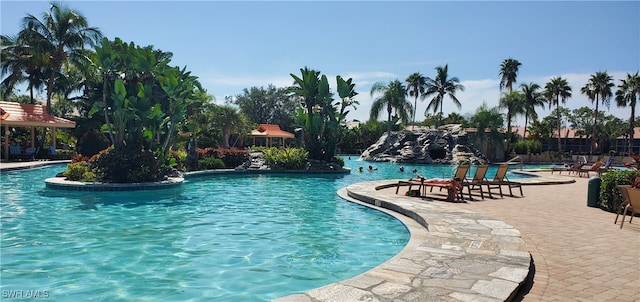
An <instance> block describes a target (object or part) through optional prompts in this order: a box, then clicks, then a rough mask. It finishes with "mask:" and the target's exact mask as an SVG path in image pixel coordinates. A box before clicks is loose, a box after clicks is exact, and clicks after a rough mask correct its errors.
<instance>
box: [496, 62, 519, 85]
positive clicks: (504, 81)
mask: <svg viewBox="0 0 640 302" xmlns="http://www.w3.org/2000/svg"><path fill="white" fill-rule="evenodd" d="M520 65H522V63H520V62H518V60H516V59H513V58H508V59H505V60H504V61H502V64H500V72H499V73H498V74H499V75H500V76H501V79H500V91H502V89H503V88H505V87H506V88H507V90H509V92H511V91H512V90H513V89H512V86H513V83H515V82H516V78H517V77H518V68H519V67H520Z"/></svg>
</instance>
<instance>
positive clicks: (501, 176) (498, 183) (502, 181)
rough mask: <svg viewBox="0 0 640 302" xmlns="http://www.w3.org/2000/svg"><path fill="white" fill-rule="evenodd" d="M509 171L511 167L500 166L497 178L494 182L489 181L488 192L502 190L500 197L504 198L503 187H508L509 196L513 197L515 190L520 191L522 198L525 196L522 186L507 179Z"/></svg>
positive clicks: (495, 177)
mask: <svg viewBox="0 0 640 302" xmlns="http://www.w3.org/2000/svg"><path fill="white" fill-rule="evenodd" d="M507 171H509V165H507V164H500V166H498V171H496V176H494V177H493V180H490V181H487V182H486V183H487V187H488V189H489V190H488V191H489V192H491V190H495V189H498V190H500V197H504V195H503V194H502V186H507V187H508V188H509V196H511V197H513V196H514V195H513V188H518V189H520V196H524V194H522V184H521V183H519V182H515V181H510V180H509V179H508V178H507Z"/></svg>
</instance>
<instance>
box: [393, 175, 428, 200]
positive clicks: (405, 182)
mask: <svg viewBox="0 0 640 302" xmlns="http://www.w3.org/2000/svg"><path fill="white" fill-rule="evenodd" d="M424 180H425V179H424V178H415V179H414V178H409V180H400V181H398V184H397V185H396V194H398V191H399V190H400V186H409V189H408V191H407V192H413V190H412V188H413V186H418V192H422V191H423V185H424ZM411 196H414V197H415V195H411ZM420 196H422V193H420Z"/></svg>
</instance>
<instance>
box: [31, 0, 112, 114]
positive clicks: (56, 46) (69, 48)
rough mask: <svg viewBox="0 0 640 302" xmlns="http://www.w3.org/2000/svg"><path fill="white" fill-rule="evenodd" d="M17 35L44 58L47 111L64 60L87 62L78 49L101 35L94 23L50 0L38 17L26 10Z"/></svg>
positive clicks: (64, 62) (80, 49) (92, 42)
mask: <svg viewBox="0 0 640 302" xmlns="http://www.w3.org/2000/svg"><path fill="white" fill-rule="evenodd" d="M22 23H23V29H22V30H21V31H20V33H19V36H20V37H21V38H22V39H25V40H26V41H27V43H29V45H30V46H32V47H33V48H34V51H35V52H38V53H40V54H42V55H44V56H45V57H46V58H47V61H46V69H47V71H48V78H47V83H46V87H47V106H46V108H47V111H48V112H51V96H52V95H53V92H54V89H55V79H56V76H57V75H58V74H59V73H60V70H61V68H62V66H63V65H64V64H66V63H67V62H70V63H79V62H87V61H88V59H87V57H86V55H85V54H84V52H83V51H82V50H83V49H84V47H85V46H86V45H89V46H93V45H94V43H95V41H97V40H99V39H100V38H101V37H102V33H101V32H100V31H99V30H98V29H97V28H95V27H89V25H88V22H87V19H86V18H85V17H84V16H83V15H82V14H80V13H79V12H77V11H75V10H72V9H70V8H68V7H66V6H63V5H62V4H60V3H55V2H51V9H50V10H49V12H45V13H43V15H42V20H39V19H38V18H36V17H35V16H33V15H31V14H27V16H26V17H24V18H23V20H22Z"/></svg>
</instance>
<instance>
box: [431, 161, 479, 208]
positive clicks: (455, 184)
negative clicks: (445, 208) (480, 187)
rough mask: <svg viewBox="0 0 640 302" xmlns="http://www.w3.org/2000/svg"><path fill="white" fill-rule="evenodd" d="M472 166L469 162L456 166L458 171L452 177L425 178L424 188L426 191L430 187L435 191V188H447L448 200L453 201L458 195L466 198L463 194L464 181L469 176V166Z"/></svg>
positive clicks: (459, 197)
mask: <svg viewBox="0 0 640 302" xmlns="http://www.w3.org/2000/svg"><path fill="white" fill-rule="evenodd" d="M470 167H471V166H470V165H468V164H465V165H458V167H457V168H456V172H455V173H454V174H453V177H451V178H450V179H442V178H432V179H425V180H424V182H423V184H422V188H423V190H424V191H425V193H426V188H427V187H429V188H430V191H431V192H433V188H440V190H442V189H447V191H448V196H447V201H453V200H455V198H456V197H457V198H458V199H460V200H464V196H463V195H462V189H463V188H464V181H465V179H466V177H467V173H468V172H469V168H470Z"/></svg>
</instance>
